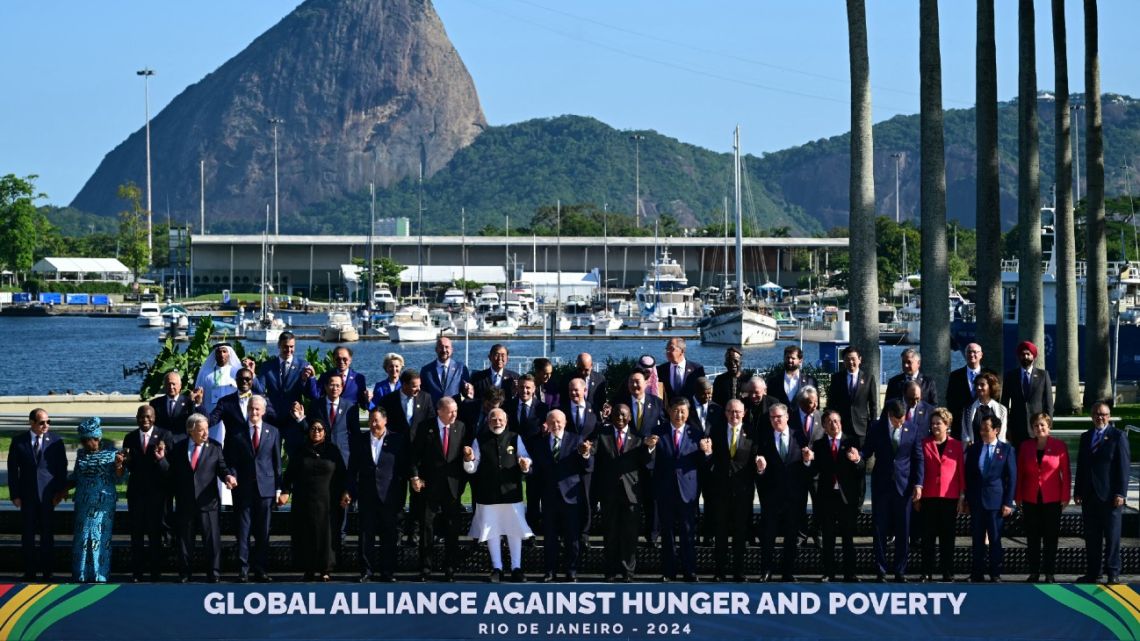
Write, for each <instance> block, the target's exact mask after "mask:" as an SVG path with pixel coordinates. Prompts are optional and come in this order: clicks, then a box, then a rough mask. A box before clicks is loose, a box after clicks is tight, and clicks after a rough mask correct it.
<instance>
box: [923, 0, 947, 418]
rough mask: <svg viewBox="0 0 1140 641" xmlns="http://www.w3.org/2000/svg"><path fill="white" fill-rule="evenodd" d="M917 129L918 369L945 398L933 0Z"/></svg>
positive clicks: (942, 206)
mask: <svg viewBox="0 0 1140 641" xmlns="http://www.w3.org/2000/svg"><path fill="white" fill-rule="evenodd" d="M918 12H919V20H918V29H919V40H918V67H919V105H920V114H919V130H920V146H921V154H922V161H921V162H922V183H921V198H920V200H921V201H922V204H921V210H922V300H923V301H924V302H925V307H926V309H925V311H924V313H923V314H922V334H921V337H920V344H921V347H922V356H923V361H924V367H923V371H924V372H926V373H927V374H928V375H930V376H931V377H932V378H934V380H935V384H936V386H937V387H936V389H938V394H939V396H940V397H942V398H945V397H946V383H947V380H948V379H949V377H950V350H949V349H947V347H948V346H949V345H950V313H949V310H948V309H947V308H946V305H947V301H948V300H949V295H950V271H949V269H948V266H947V257H946V253H947V252H946V151H945V146H944V144H943V141H942V54H941V52H940V50H939V38H938V0H920V2H919V4H918Z"/></svg>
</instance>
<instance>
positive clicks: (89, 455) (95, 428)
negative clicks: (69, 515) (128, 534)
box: [71, 417, 123, 583]
mask: <svg viewBox="0 0 1140 641" xmlns="http://www.w3.org/2000/svg"><path fill="white" fill-rule="evenodd" d="M101 424H102V421H100V419H99V418H98V417H94V418H89V419H87V420H85V421H83V422H82V423H80V424H79V442H80V444H81V446H82V447H80V449H79V452H78V454H77V455H76V459H75V472H74V473H73V475H72V483H74V486H75V538H74V543H73V544H72V548H71V559H72V560H71V574H72V579H73V580H74V581H77V582H80V583H88V582H91V581H94V582H96V583H106V582H107V575H108V574H110V572H111V525H112V520H113V519H114V516H115V501H116V499H117V496H116V492H115V481H116V480H117V479H118V477H121V476H122V475H123V452H122V451H121V450H116V449H114V448H110V449H99V445H100V443H101V441H102V439H103V430H102V428H101V427H100V426H101Z"/></svg>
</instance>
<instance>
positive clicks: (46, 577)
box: [43, 572, 55, 583]
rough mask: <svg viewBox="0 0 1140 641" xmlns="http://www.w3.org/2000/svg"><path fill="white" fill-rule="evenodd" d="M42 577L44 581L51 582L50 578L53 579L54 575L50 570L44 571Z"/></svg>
mask: <svg viewBox="0 0 1140 641" xmlns="http://www.w3.org/2000/svg"><path fill="white" fill-rule="evenodd" d="M43 578H44V583H51V582H52V580H54V579H55V577H54V576H52V573H51V572H44V575H43Z"/></svg>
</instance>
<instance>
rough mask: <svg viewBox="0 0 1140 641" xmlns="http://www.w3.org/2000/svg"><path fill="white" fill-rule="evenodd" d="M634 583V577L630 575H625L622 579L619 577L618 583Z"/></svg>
mask: <svg viewBox="0 0 1140 641" xmlns="http://www.w3.org/2000/svg"><path fill="white" fill-rule="evenodd" d="M632 581H633V577H632V576H630V575H628V574H623V575H621V576H620V577H618V583H630V582H632Z"/></svg>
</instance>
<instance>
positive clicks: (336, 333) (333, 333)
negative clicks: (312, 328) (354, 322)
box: [321, 327, 360, 343]
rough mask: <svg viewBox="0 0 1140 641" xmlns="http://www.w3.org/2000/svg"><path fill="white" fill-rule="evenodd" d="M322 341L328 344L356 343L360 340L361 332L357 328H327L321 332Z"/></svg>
mask: <svg viewBox="0 0 1140 641" xmlns="http://www.w3.org/2000/svg"><path fill="white" fill-rule="evenodd" d="M321 340H322V341H324V342H326V343H355V342H356V341H358V340H360V332H358V331H356V328H355V327H325V328H324V329H322V330H321Z"/></svg>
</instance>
